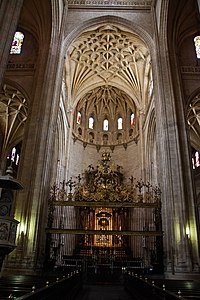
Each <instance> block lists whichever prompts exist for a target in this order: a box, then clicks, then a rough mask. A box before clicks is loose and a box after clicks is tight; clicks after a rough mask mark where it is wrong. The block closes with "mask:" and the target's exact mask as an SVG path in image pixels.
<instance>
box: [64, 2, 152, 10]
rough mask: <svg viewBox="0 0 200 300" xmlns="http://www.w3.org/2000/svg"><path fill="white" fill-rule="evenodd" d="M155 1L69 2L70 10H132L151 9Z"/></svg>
mask: <svg viewBox="0 0 200 300" xmlns="http://www.w3.org/2000/svg"><path fill="white" fill-rule="evenodd" d="M152 3H153V1H131V0H68V7H69V8H77V7H81V8H84V7H85V8H88V7H98V8H99V7H102V8H115V9H117V8H122V7H123V8H129V9H130V8H132V9H151V6H152Z"/></svg>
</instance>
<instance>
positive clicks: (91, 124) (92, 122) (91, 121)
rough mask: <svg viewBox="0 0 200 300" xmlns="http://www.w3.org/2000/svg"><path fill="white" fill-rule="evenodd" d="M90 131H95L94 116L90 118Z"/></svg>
mask: <svg viewBox="0 0 200 300" xmlns="http://www.w3.org/2000/svg"><path fill="white" fill-rule="evenodd" d="M89 129H94V118H93V117H92V116H90V117H89Z"/></svg>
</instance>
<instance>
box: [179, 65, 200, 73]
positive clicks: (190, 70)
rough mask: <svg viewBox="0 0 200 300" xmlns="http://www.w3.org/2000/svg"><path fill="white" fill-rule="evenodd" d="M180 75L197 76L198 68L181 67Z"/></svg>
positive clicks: (199, 71) (199, 68)
mask: <svg viewBox="0 0 200 300" xmlns="http://www.w3.org/2000/svg"><path fill="white" fill-rule="evenodd" d="M181 73H183V74H197V73H200V66H198V67H193V66H182V67H181Z"/></svg>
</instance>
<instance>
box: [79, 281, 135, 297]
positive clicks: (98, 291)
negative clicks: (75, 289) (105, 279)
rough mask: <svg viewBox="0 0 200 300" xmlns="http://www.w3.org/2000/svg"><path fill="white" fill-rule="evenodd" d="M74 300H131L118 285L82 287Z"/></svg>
mask: <svg viewBox="0 0 200 300" xmlns="http://www.w3.org/2000/svg"><path fill="white" fill-rule="evenodd" d="M75 300H133V298H132V297H131V296H130V295H129V294H128V292H126V290H125V289H124V287H123V286H120V285H84V286H83V288H82V290H81V291H80V293H79V294H78V295H77V297H76V299H75Z"/></svg>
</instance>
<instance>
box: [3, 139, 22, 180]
mask: <svg viewBox="0 0 200 300" xmlns="http://www.w3.org/2000/svg"><path fill="white" fill-rule="evenodd" d="M20 154H21V143H19V144H17V145H15V146H14V147H13V148H12V149H11V150H10V152H9V153H8V155H7V163H6V169H7V168H8V167H9V166H12V168H13V177H15V178H16V177H17V170H18V166H19V160H20Z"/></svg>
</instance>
